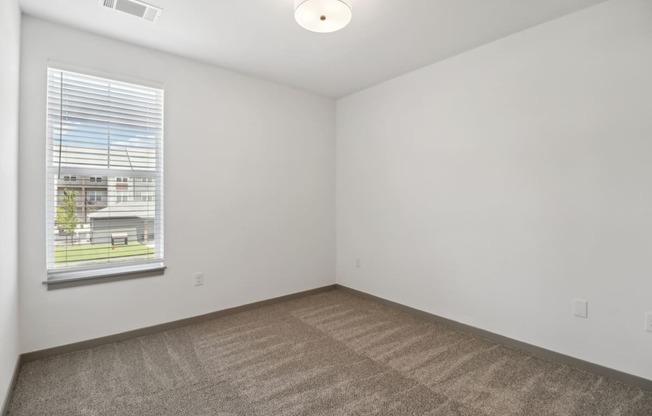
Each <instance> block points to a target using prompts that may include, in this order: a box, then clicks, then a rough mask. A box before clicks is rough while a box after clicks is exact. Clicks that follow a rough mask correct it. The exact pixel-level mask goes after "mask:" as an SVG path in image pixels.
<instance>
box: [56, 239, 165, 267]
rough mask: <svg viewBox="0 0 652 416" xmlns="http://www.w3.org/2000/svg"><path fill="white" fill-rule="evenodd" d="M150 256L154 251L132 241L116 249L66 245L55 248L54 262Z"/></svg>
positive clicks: (116, 246) (104, 246) (92, 245)
mask: <svg viewBox="0 0 652 416" xmlns="http://www.w3.org/2000/svg"><path fill="white" fill-rule="evenodd" d="M148 254H154V249H153V248H150V247H147V246H146V245H144V244H140V243H139V242H136V241H130V242H129V244H128V245H123V244H117V245H115V246H114V247H112V246H111V244H79V245H74V246H70V245H65V246H55V248H54V262H55V263H63V262H66V261H89V260H101V259H106V258H111V259H112V258H117V257H131V256H143V255H148Z"/></svg>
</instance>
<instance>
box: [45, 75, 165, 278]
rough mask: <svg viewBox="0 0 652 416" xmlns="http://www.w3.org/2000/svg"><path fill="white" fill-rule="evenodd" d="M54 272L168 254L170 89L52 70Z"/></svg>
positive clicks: (50, 170) (49, 148)
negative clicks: (166, 121)
mask: <svg viewBox="0 0 652 416" xmlns="http://www.w3.org/2000/svg"><path fill="white" fill-rule="evenodd" d="M47 91H48V95H47V143H48V144H47V154H48V159H47V164H48V166H47V172H48V180H47V189H48V192H47V236H48V238H47V245H48V250H47V252H48V259H47V261H48V271H49V272H50V273H55V272H59V271H66V270H73V269H75V270H80V269H81V270H83V269H85V268H89V269H96V268H103V267H113V266H117V265H119V266H124V265H127V264H130V263H131V264H134V263H146V262H161V261H162V260H163V91H162V90H161V89H156V88H150V87H145V86H139V85H134V84H128V83H124V82H118V81H114V80H110V79H103V78H98V77H94V76H89V75H84V74H79V73H74V72H69V71H62V70H59V69H54V68H49V69H48V90H47Z"/></svg>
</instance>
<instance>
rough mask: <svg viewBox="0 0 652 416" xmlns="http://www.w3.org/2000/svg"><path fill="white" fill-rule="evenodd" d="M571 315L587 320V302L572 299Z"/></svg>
mask: <svg viewBox="0 0 652 416" xmlns="http://www.w3.org/2000/svg"><path fill="white" fill-rule="evenodd" d="M573 314H574V315H575V316H577V317H580V318H588V316H589V302H588V301H585V300H582V299H573Z"/></svg>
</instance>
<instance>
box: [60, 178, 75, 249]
mask: <svg viewBox="0 0 652 416" xmlns="http://www.w3.org/2000/svg"><path fill="white" fill-rule="evenodd" d="M76 206H77V191H74V190H72V189H67V188H66V189H64V190H63V197H62V198H61V203H60V204H59V206H58V207H57V224H59V228H60V229H62V230H63V231H64V232H65V233H66V239H68V237H67V236H69V235H73V233H74V232H75V228H77V221H78V220H77V215H75V208H76Z"/></svg>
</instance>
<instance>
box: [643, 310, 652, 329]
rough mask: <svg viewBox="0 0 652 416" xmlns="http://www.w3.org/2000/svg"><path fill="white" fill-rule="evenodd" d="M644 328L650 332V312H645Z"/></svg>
mask: <svg viewBox="0 0 652 416" xmlns="http://www.w3.org/2000/svg"><path fill="white" fill-rule="evenodd" d="M645 330H646V331H647V332H652V312H648V313H647V314H645Z"/></svg>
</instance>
